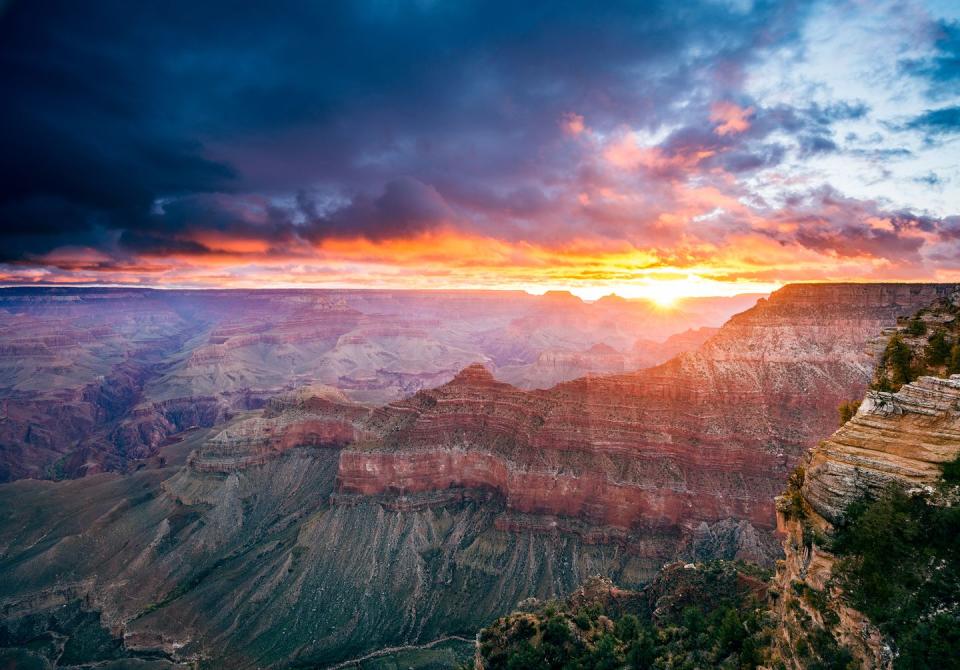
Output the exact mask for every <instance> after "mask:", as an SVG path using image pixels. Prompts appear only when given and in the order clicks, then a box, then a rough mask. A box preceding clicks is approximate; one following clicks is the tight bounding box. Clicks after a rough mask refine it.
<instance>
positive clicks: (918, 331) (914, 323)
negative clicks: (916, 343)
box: [907, 316, 927, 337]
mask: <svg viewBox="0 0 960 670" xmlns="http://www.w3.org/2000/svg"><path fill="white" fill-rule="evenodd" d="M926 332H927V324H925V323H924V322H923V319H921V318H920V317H919V316H915V317H913V318H912V319H910V323H909V324H908V325H907V335H910V336H911V337H920V336H921V335H924V334H926Z"/></svg>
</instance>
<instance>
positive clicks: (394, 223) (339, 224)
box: [300, 177, 454, 241]
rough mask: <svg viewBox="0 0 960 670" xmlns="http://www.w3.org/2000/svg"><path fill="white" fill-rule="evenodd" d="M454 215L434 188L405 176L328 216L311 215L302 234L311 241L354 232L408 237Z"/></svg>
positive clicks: (311, 210)
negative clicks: (376, 194)
mask: <svg viewBox="0 0 960 670" xmlns="http://www.w3.org/2000/svg"><path fill="white" fill-rule="evenodd" d="M300 204H301V207H302V208H303V209H304V211H305V212H306V213H307V214H314V212H315V207H314V206H313V205H306V206H305V204H304V203H303V201H302V200H301V203H300ZM453 218H454V214H453V211H452V210H451V209H450V207H449V206H448V205H447V203H446V202H445V201H444V199H443V197H441V195H440V194H439V193H437V191H436V189H434V188H433V187H431V186H426V185H425V184H423V183H421V182H419V181H417V180H416V179H413V178H410V177H405V178H402V179H395V180H393V181H391V182H389V183H388V184H387V185H386V187H385V188H384V191H383V193H382V194H380V195H379V196H377V197H375V198H371V197H369V196H366V195H358V196H357V197H356V198H354V199H353V200H352V201H351V202H350V204H348V205H346V206H344V207H341V208H339V209H336V210H334V211H333V212H331V213H330V214H328V215H325V216H318V215H315V214H314V216H312V217H311V218H310V220H308V222H307V223H306V225H305V231H304V237H306V238H307V239H309V240H311V241H319V240H323V239H325V238H328V237H348V236H354V235H359V236H362V237H366V238H367V239H370V240H380V239H387V238H398V237H409V236H411V235H415V234H417V233H421V232H424V231H427V230H430V229H432V228H436V227H438V226H440V225H442V224H443V223H445V222H450V221H452V220H453Z"/></svg>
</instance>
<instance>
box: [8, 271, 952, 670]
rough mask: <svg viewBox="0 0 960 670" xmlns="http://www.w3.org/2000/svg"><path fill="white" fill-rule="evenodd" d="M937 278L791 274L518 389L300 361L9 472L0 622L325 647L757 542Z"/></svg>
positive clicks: (415, 640) (310, 662) (473, 372)
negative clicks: (769, 288) (419, 380)
mask: <svg viewBox="0 0 960 670" xmlns="http://www.w3.org/2000/svg"><path fill="white" fill-rule="evenodd" d="M949 291H950V288H949V287H938V286H860V285H853V286H821V287H806V286H801V287H787V288H785V289H783V290H782V291H779V292H777V293H776V294H774V295H772V296H771V298H770V299H769V300H765V301H763V302H761V303H760V304H758V305H757V306H756V307H755V308H754V309H752V310H749V311H748V312H747V313H745V314H741V315H739V316H737V317H735V318H733V319H731V320H730V322H729V323H728V324H727V325H726V326H724V327H723V329H722V330H721V331H720V332H719V333H717V334H716V335H715V336H714V337H713V338H711V339H710V340H708V341H707V342H706V343H705V344H704V345H703V346H702V347H701V348H700V349H699V350H698V351H696V352H693V353H688V354H682V355H681V356H679V357H677V358H675V359H673V360H671V361H670V362H668V363H666V364H664V365H661V366H658V367H656V368H652V369H649V370H646V371H640V372H636V373H630V374H621V375H615V376H611V377H587V378H584V379H579V380H575V381H571V382H568V383H564V384H561V385H559V386H556V387H554V388H552V389H547V390H537V391H524V390H520V389H517V388H514V387H512V386H510V385H508V384H504V383H502V382H499V381H497V380H496V378H495V376H494V375H492V374H491V373H490V372H489V371H488V370H487V369H485V368H484V367H481V366H468V367H466V369H465V370H463V371H461V372H460V373H459V374H458V375H456V377H455V378H454V379H453V380H451V381H450V382H449V383H447V384H445V385H443V386H441V387H439V388H436V389H430V390H421V391H419V392H417V393H415V394H413V395H412V396H410V397H408V398H406V399H404V400H399V401H396V402H393V403H390V404H388V405H385V406H382V407H378V408H371V407H367V406H363V405H358V404H357V403H355V402H351V399H350V398H349V397H348V395H347V394H346V393H345V392H344V391H343V390H342V389H341V390H337V389H332V388H329V387H321V386H316V385H314V386H310V387H305V388H302V389H301V390H299V391H292V392H291V391H284V392H282V393H279V394H277V395H275V396H272V397H271V398H270V399H268V400H266V401H265V402H264V406H263V407H262V409H258V410H255V411H253V412H251V413H249V414H244V415H235V416H233V417H230V418H228V419H225V420H226V422H227V424H226V426H225V427H223V429H222V430H220V429H218V430H215V431H208V430H205V429H199V430H196V431H193V432H190V433H188V434H185V436H184V437H183V440H182V442H181V441H178V442H173V443H171V444H168V445H166V446H164V447H163V448H162V449H161V451H160V454H161V455H163V456H164V459H163V460H162V461H157V462H154V461H151V462H150V464H149V465H147V466H146V467H144V468H143V469H141V470H139V471H137V472H134V473H132V474H128V475H124V476H120V475H116V474H112V473H99V474H94V475H92V476H90V477H88V478H86V479H83V480H77V481H66V482H36V481H28V480H25V481H18V482H13V483H10V484H5V485H3V486H0V509H3V510H6V512H5V515H4V516H2V517H0V621H2V622H4V625H8V627H12V629H16V630H22V629H24V627H26V628H28V629H29V628H30V626H39V625H40V624H39V623H37V622H38V621H45V620H46V619H43V618H42V617H44V616H46V614H45V613H47V612H49V611H52V609H51V608H55V607H59V606H61V605H64V604H68V603H74V604H77V603H79V605H78V606H82V607H83V608H85V609H86V610H87V611H91V612H95V613H97V616H98V617H99V621H100V623H101V625H102V626H103V628H104V630H106V631H108V633H109V634H110V635H113V636H115V638H116V639H117V640H120V641H122V650H123V652H124V653H127V654H129V655H131V656H136V655H138V654H151V655H153V657H154V658H158V657H159V658H162V659H165V662H168V663H170V664H175V663H184V662H193V663H203V664H206V665H210V666H212V667H233V668H254V667H290V666H300V667H303V666H320V667H324V666H326V665H330V664H335V663H337V662H340V661H345V660H348V659H351V658H356V657H359V656H362V655H364V654H366V653H368V652H370V651H372V650H375V649H379V648H383V647H389V646H396V645H401V644H420V643H424V642H428V641H430V640H433V639H436V638H438V637H442V636H444V635H449V634H451V633H457V634H466V635H468V636H469V635H472V634H473V633H474V632H475V631H476V630H477V629H478V628H479V627H480V626H481V625H484V624H485V623H487V622H489V621H490V620H492V619H493V618H495V617H496V616H499V615H500V614H503V613H505V612H508V611H510V610H512V609H513V608H514V607H515V606H516V604H517V603H518V602H519V601H521V600H523V599H525V598H527V597H530V596H535V597H538V598H549V597H554V596H557V595H563V594H567V593H570V592H572V591H573V590H574V589H575V588H576V587H577V586H578V585H579V584H580V583H582V582H583V580H584V579H586V578H587V577H589V576H590V575H595V574H603V575H607V576H609V577H610V578H612V579H613V580H614V581H615V582H616V583H618V584H621V585H623V586H624V587H628V588H636V587H639V586H642V585H643V584H644V583H645V582H647V581H648V580H650V579H651V578H652V576H653V575H655V574H656V572H657V570H658V569H659V568H660V567H661V566H663V565H664V564H665V563H668V562H671V561H674V560H684V561H693V560H702V559H707V558H754V559H756V560H763V561H771V560H772V559H773V558H774V557H775V556H776V555H777V551H776V550H777V547H778V544H777V541H776V539H775V537H774V533H773V527H774V525H775V518H774V514H773V505H772V499H773V496H774V495H775V494H776V493H779V492H780V491H781V490H782V488H783V483H784V481H785V480H786V478H787V474H788V472H789V471H790V469H791V468H792V467H793V465H794V464H795V463H796V462H797V461H798V460H799V458H800V456H801V454H802V453H803V451H804V449H805V448H806V447H807V446H809V445H811V444H814V443H815V442H816V440H818V439H821V438H822V437H823V436H824V435H829V434H830V432H832V429H833V427H834V426H835V423H836V405H837V404H838V403H839V402H840V401H841V400H847V399H850V398H855V397H858V395H859V394H862V392H863V388H864V386H865V385H866V383H867V381H868V380H869V377H870V370H871V369H872V366H873V362H874V361H873V359H871V357H870V354H869V351H870V350H872V349H871V347H869V346H868V344H869V342H870V340H871V338H874V337H876V335H877V334H878V333H880V332H881V331H882V330H884V329H886V328H890V327H891V326H892V325H893V324H895V323H896V318H897V317H898V316H902V315H906V314H910V313H912V312H913V311H915V309H916V306H917V305H919V304H923V303H924V301H930V300H933V299H935V298H936V297H937V296H939V295H943V294H946V293H949ZM931 388H934V387H931ZM936 388H939V387H936ZM930 392H931V393H934V394H935V393H936V392H935V391H933V390H931V391H930ZM905 393H907V394H910V393H914V391H911V390H909V389H907V390H906V391H905ZM878 398H879V399H880V400H884V401H885V402H886V401H887V399H886V398H885V397H883V396H879V397H878ZM897 402H901V403H902V402H906V400H903V401H899V400H898V401H897ZM866 411H867V409H866V408H864V409H863V410H862V411H861V413H862V414H864V416H866V414H865V413H866ZM871 416H873V415H871ZM877 416H880V415H877ZM891 416H894V415H891ZM925 416H926V415H925ZM858 420H859V419H858ZM870 420H871V421H877V420H879V419H878V418H876V417H874V418H872V419H870ZM851 429H852V427H851ZM858 430H865V428H859V429H858ZM818 431H822V432H818ZM881 432H886V429H881ZM854 447H855V445H854ZM851 449H853V447H851ZM851 453H854V454H859V452H857V451H856V450H855V449H854V451H853V452H851ZM918 467H919V466H918ZM811 469H812V470H813V471H814V472H813V474H812V475H811V479H810V481H811V482H814V481H817V480H818V478H819V477H820V476H819V475H818V474H816V473H817V472H818V471H819V470H817V468H811ZM823 472H824V477H823V481H824V482H825V484H824V486H825V488H829V487H835V486H836V484H835V483H833V482H832V481H831V479H830V478H829V477H828V476H827V474H826V473H828V472H830V470H829V469H824V470H823ZM845 477H846V475H843V476H841V480H843V481H846V479H845ZM811 495H812V494H811ZM824 509H826V508H824ZM788 557H789V552H788ZM36 617H40V619H37V618H36ZM31 630H32V629H31ZM54 632H56V634H57V635H59V636H61V637H62V636H70V635H73V634H75V633H72V632H70V631H67V632H63V631H62V630H59V629H58V631H54ZM58 639H60V638H58ZM31 653H33V652H31ZM36 653H40V652H36ZM214 659H216V660H214Z"/></svg>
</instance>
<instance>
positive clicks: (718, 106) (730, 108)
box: [710, 101, 754, 136]
mask: <svg viewBox="0 0 960 670" xmlns="http://www.w3.org/2000/svg"><path fill="white" fill-rule="evenodd" d="M753 112H754V109H753V107H747V108H746V109H744V108H743V107H740V106H739V105H736V104H734V103H732V102H727V101H721V102H717V103H714V105H713V107H711V108H710V120H711V121H712V122H713V123H716V124H718V125H717V127H716V128H714V132H715V133H716V134H717V135H720V136H723V135H735V134H737V133H742V132H743V131H745V130H747V129H748V128H750V121H749V117H750V116H751V115H752V114H753Z"/></svg>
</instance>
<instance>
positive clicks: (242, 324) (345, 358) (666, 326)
mask: <svg viewBox="0 0 960 670" xmlns="http://www.w3.org/2000/svg"><path fill="white" fill-rule="evenodd" d="M756 297H757V296H750V295H743V296H735V297H733V298H710V299H697V300H691V301H686V302H685V303H684V304H683V306H682V308H681V307H678V309H677V310H675V311H671V312H669V313H667V312H662V311H657V310H655V309H654V308H653V307H652V306H651V305H650V303H648V302H646V301H626V300H614V299H605V300H601V301H597V302H596V303H585V302H583V301H582V300H580V299H579V298H576V297H575V296H573V295H571V294H555V295H547V296H534V295H529V294H527V293H524V292H504V291H349V290H258V291H246V290H210V291H174V290H171V291H156V290H149V289H109V288H69V287H64V288H49V287H48V288H40V287H38V288H4V289H0V482H2V481H7V480H15V479H21V478H46V479H62V478H71V477H78V476H84V475H87V474H93V473H97V472H102V471H125V470H129V469H130V468H132V467H138V465H139V464H138V463H137V461H139V460H142V459H144V458H149V457H152V456H154V455H156V453H157V451H158V449H160V447H161V446H162V445H163V444H164V443H165V442H166V441H167V440H168V438H170V436H171V435H173V434H176V433H178V432H181V431H183V430H186V429H190V428H192V427H197V426H201V427H208V426H212V425H221V424H223V423H224V422H226V421H227V420H229V419H230V418H231V417H232V416H234V415H236V414H237V413H238V412H243V411H246V410H251V409H256V408H260V407H262V406H263V405H264V404H265V403H266V402H267V401H268V400H269V399H270V398H271V397H274V396H276V395H278V394H283V393H286V392H287V391H290V390H291V389H294V388H298V387H301V386H309V385H313V384H325V385H330V386H335V387H336V388H338V389H340V390H342V391H343V392H344V393H345V394H346V395H347V396H348V397H349V398H350V400H352V401H355V402H360V403H365V404H368V405H371V406H377V405H382V404H384V403H388V402H391V401H393V400H397V399H399V398H404V397H408V396H410V395H412V394H413V393H416V392H417V391H419V390H421V389H424V388H432V387H436V386H439V385H441V384H444V383H446V382H448V381H450V379H452V378H453V376H454V375H455V374H456V373H457V371H458V370H460V369H462V368H463V367H465V366H467V365H469V364H471V363H474V362H483V363H485V364H487V365H490V366H492V367H495V368H496V369H497V370H499V371H502V376H503V378H505V379H509V380H511V381H513V382H515V383H516V384H517V385H519V386H522V387H525V388H533V387H548V386H551V385H553V384H555V383H557V382H560V381H566V380H570V379H574V378H577V377H580V376H582V375H584V374H588V373H601V372H602V373H611V372H622V371H624V370H630V369H635V368H637V367H641V366H643V365H650V364H653V363H655V362H662V361H663V360H666V359H667V358H668V357H669V356H668V355H666V354H665V352H666V351H667V350H670V352H671V354H672V353H676V351H678V349H677V348H676V347H681V349H682V348H687V349H689V348H693V347H694V346H695V344H696V343H695V342H694V340H691V339H690V338H689V336H688V337H686V339H684V338H680V339H679V340H674V341H673V342H662V343H657V342H653V343H652V345H651V346H652V347H653V349H656V351H658V352H659V353H657V354H656V355H655V356H653V357H652V358H651V357H650V356H648V355H647V354H649V353H650V352H651V351H652V350H653V349H650V350H644V355H636V354H635V353H633V352H630V351H629V348H630V345H631V344H632V343H633V342H634V341H635V340H636V339H637V336H638V335H639V334H642V335H643V336H644V337H646V338H653V339H659V338H665V337H668V336H669V335H671V334H674V333H678V332H681V331H683V330H684V329H689V328H691V327H692V326H716V325H719V324H720V323H722V322H723V321H724V320H725V319H726V318H727V317H728V316H729V315H731V314H733V313H735V312H737V311H740V310H741V309H743V308H745V307H747V306H749V305H750V304H752V303H753V302H754V301H755V300H756ZM687 303H689V304H687ZM661 345H662V346H661Z"/></svg>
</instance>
